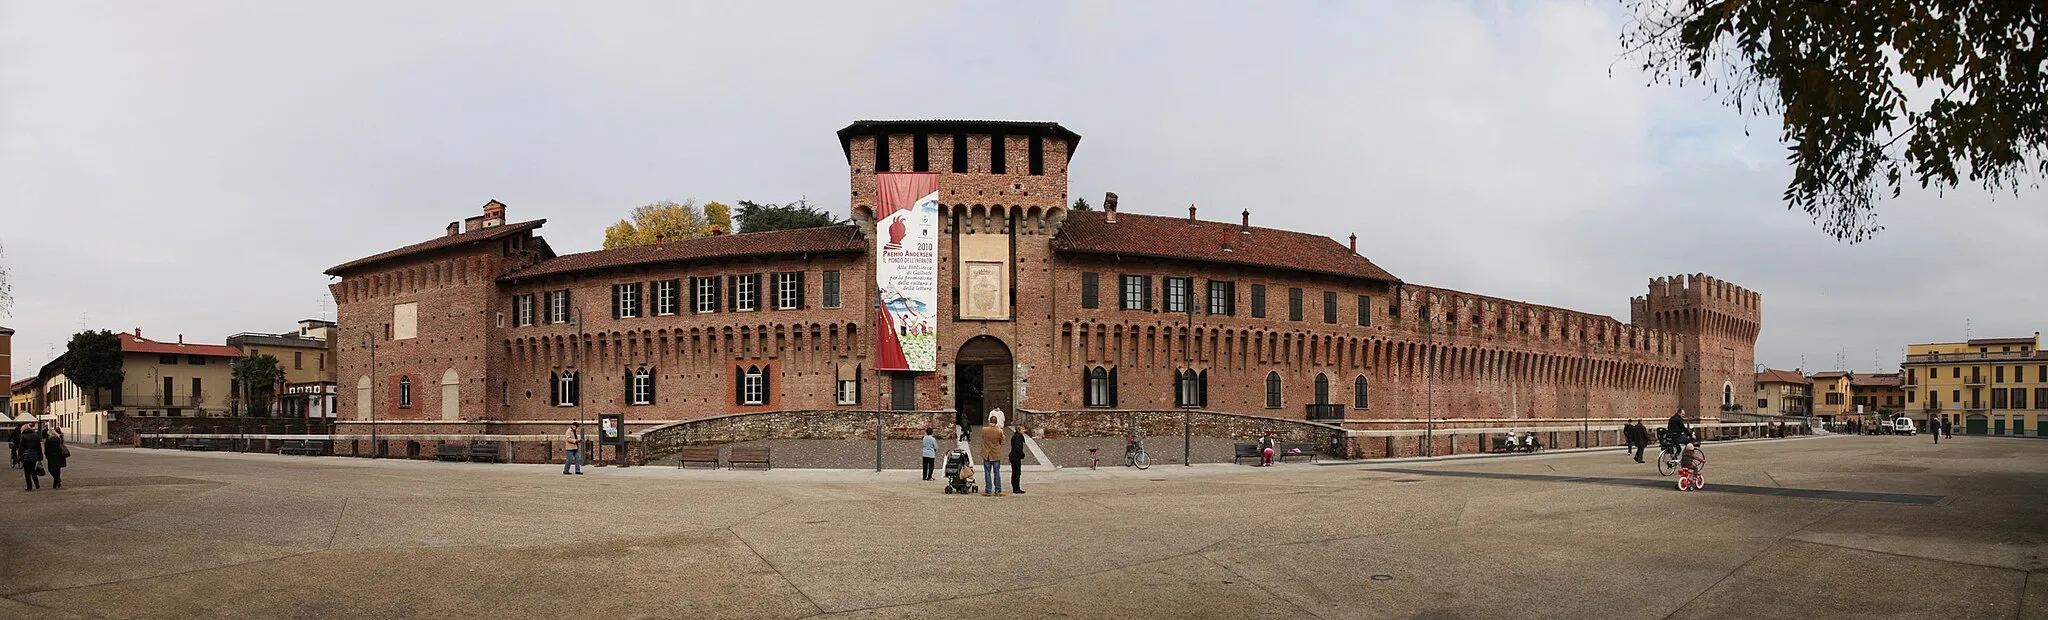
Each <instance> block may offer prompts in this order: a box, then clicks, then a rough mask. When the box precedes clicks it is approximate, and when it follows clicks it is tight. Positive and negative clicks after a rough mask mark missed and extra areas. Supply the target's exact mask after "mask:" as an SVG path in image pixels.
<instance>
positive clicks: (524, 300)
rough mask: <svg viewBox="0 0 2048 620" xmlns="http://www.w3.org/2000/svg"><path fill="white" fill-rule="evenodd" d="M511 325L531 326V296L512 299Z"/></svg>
mask: <svg viewBox="0 0 2048 620" xmlns="http://www.w3.org/2000/svg"><path fill="white" fill-rule="evenodd" d="M512 324H513V325H517V326H520V327H527V326H530V325H533V295H531V294H528V295H520V296H518V297H513V298H512Z"/></svg>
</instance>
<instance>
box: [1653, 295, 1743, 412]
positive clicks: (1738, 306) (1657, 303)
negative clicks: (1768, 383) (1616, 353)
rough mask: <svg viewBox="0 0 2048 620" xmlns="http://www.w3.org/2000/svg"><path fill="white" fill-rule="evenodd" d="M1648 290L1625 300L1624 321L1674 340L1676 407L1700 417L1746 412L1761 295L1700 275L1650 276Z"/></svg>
mask: <svg viewBox="0 0 2048 620" xmlns="http://www.w3.org/2000/svg"><path fill="white" fill-rule="evenodd" d="M1649 288H1650V291H1649V294H1647V295H1644V296H1642V297H1636V298H1634V299H1631V300H1630V304H1629V306H1630V322H1631V323H1633V324H1634V325H1635V326H1636V327H1639V328H1648V329H1656V330H1660V331H1664V332H1666V333H1668V334H1671V335H1673V336H1675V337H1676V338H1677V341H1678V346H1679V350H1680V352H1681V353H1683V354H1684V356H1685V369H1684V371H1683V372H1682V375H1681V378H1680V380H1679V385H1678V402H1679V406H1681V407H1683V408H1685V410H1686V413H1687V414H1688V415H1697V416H1699V417H1700V418H1702V419H1710V418H1716V417H1718V415H1719V413H1720V412H1721V411H1724V410H1727V411H1740V410H1748V409H1749V407H1748V406H1747V405H1746V403H1747V402H1748V400H1749V398H1750V395H1751V394H1752V393H1754V392H1753V383H1754V377H1755V375H1754V374H1753V373H1754V371H1755V368H1754V364H1755V360H1756V338H1757V333H1758V331H1759V330H1760V329H1761V328H1762V326H1763V296H1762V295H1759V294H1757V293H1756V292H1754V291H1750V290H1748V289H1744V288H1742V287H1739V286H1735V285H1733V284H1729V283H1727V282H1723V281H1721V280H1718V279H1715V278H1714V277H1712V276H1708V275H1705V274H1693V275H1690V276H1686V275H1676V276H1670V277H1664V278H1656V279H1653V280H1651V281H1650V287H1649Z"/></svg>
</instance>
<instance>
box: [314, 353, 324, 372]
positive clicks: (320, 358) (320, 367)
mask: <svg viewBox="0 0 2048 620" xmlns="http://www.w3.org/2000/svg"><path fill="white" fill-rule="evenodd" d="M313 360H314V361H315V362H318V363H319V365H318V366H315V368H316V369H318V370H327V354H326V353H315V354H313Z"/></svg>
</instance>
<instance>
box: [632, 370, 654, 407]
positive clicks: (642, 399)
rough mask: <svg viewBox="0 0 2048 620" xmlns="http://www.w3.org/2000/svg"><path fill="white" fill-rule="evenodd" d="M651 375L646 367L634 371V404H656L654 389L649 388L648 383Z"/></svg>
mask: <svg viewBox="0 0 2048 620" xmlns="http://www.w3.org/2000/svg"><path fill="white" fill-rule="evenodd" d="M650 377H651V375H649V374H648V372H647V369H645V368H642V369H640V370H635V371H633V399H632V400H633V404H635V405H651V404H654V394H653V390H650V389H648V385H647V384H648V379H649V378H650Z"/></svg>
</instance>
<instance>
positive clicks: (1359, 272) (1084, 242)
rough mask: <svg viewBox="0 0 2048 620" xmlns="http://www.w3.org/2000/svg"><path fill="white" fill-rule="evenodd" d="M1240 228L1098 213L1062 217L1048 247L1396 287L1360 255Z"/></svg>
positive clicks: (1312, 238)
mask: <svg viewBox="0 0 2048 620" xmlns="http://www.w3.org/2000/svg"><path fill="white" fill-rule="evenodd" d="M1243 230H1245V229H1244V228H1242V227H1240V226H1239V225H1237V224H1230V223H1226V222H1209V221H1203V220H1194V221H1192V222H1190V221H1189V220H1188V219H1186V218H1178V217H1161V216H1157V215H1141V214H1137V213H1123V212H1118V213H1117V214H1116V223H1114V224H1112V223H1110V222H1109V221H1108V220H1107V214H1105V213H1103V212H1100V211H1078V212H1070V213H1068V215H1067V220H1066V223H1065V224H1062V225H1061V226H1060V233H1059V235H1058V236H1055V237H1053V240H1052V247H1053V249H1054V250H1058V251H1062V252H1079V253H1086V254H1118V255H1123V256H1149V257H1154V258H1169V259H1180V260H1192V261H1203V262H1212V263H1229V264H1235V265H1251V266H1255V267H1269V268H1273V269H1284V270H1289V271H1305V272H1309V273H1320V274H1328V275H1334V276H1343V277H1350V278H1365V279H1368V280H1382V281H1386V282H1395V283H1398V282H1400V281H1401V280H1400V278H1396V277H1394V275H1393V274H1390V273H1387V271H1386V270H1384V269H1380V268H1379V266H1378V265H1374V264H1372V261H1370V260H1366V258H1365V257H1364V256H1360V255H1358V254H1354V253H1352V252H1351V249H1350V248H1347V247H1345V246H1344V244H1342V243H1338V242H1337V240H1335V239H1331V238H1329V237H1324V236H1321V235H1312V234H1308V233H1299V232H1294V231H1288V230H1277V229H1272V228H1260V227H1257V226H1253V227H1251V228H1250V229H1249V230H1251V234H1249V235H1247V234H1244V233H1243V232H1241V231H1243Z"/></svg>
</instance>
